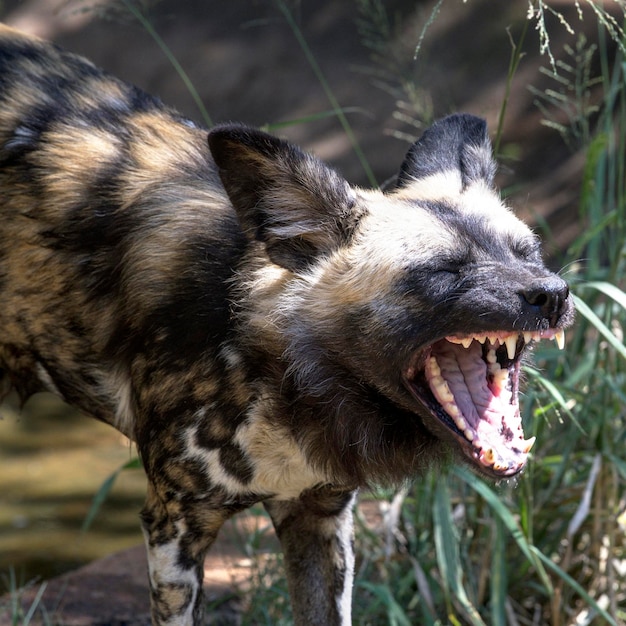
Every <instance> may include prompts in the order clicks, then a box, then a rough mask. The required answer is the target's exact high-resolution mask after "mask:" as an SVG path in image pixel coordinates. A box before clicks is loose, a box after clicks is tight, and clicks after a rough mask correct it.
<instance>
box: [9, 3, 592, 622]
mask: <svg viewBox="0 0 626 626" xmlns="http://www.w3.org/2000/svg"><path fill="white" fill-rule="evenodd" d="M279 4H280V3H278V2H275V1H272V0H245V1H242V0H234V1H233V2H223V1H219V0H184V1H182V2H181V1H179V0H177V1H176V2H174V0H162V1H161V2H158V3H154V2H153V3H151V5H149V6H148V7H147V8H146V7H144V10H145V14H146V15H147V16H148V18H149V20H150V23H151V24H152V25H153V26H154V28H155V29H156V31H157V32H158V33H159V35H160V37H162V39H163V40H164V41H165V42H166V43H167V45H168V46H169V48H170V49H171V51H172V53H173V54H174V56H175V57H176V59H177V60H178V62H179V63H180V64H181V66H182V67H183V68H184V69H185V71H186V72H187V73H188V75H189V79H190V80H191V82H192V83H193V85H195V87H196V89H197V90H198V93H199V96H200V98H201V100H202V101H203V102H204V104H205V106H206V108H207V110H208V112H209V114H210V118H211V120H210V121H212V122H219V121H228V120H236V121H243V122H247V123H250V124H253V125H258V126H261V125H265V124H271V125H279V124H283V123H285V122H289V121H291V120H303V119H308V118H311V117H315V116H317V115H318V114H322V113H325V112H328V111H329V110H330V109H331V108H332V107H331V105H330V104H329V101H328V97H327V94H326V93H325V91H324V88H323V86H322V85H321V84H320V81H319V80H318V78H317V77H316V75H315V73H314V70H313V69H312V67H311V65H310V63H309V61H308V60H307V58H306V55H305V53H304V52H303V51H302V49H301V48H300V47H299V44H298V42H297V40H296V37H295V36H294V29H293V28H292V27H290V26H289V24H288V23H287V20H286V18H285V15H284V14H283V13H282V12H281V10H280V8H279ZM384 4H385V6H386V7H387V10H388V13H389V15H390V16H391V21H392V23H393V24H395V26H394V27H393V28H392V31H391V34H390V36H389V43H388V46H387V47H386V48H385V49H384V50H383V51H382V52H381V53H379V54H383V55H386V56H385V59H386V60H384V61H376V60H374V59H373V53H372V50H371V49H370V48H368V47H367V46H366V45H364V40H363V35H362V33H359V25H358V18H359V16H358V12H357V10H356V8H355V7H356V6H357V3H356V2H335V1H333V0H301V1H300V2H297V3H292V4H290V5H289V6H291V7H292V9H293V12H292V16H293V18H294V20H295V22H296V23H297V24H298V27H299V28H301V29H302V34H303V35H304V37H305V39H306V41H307V42H308V45H309V46H310V50H311V52H312V55H313V57H314V58H315V60H316V62H317V64H318V66H319V69H320V70H321V72H323V74H324V76H325V78H326V80H327V82H328V85H329V86H330V88H331V89H332V93H333V95H334V97H335V98H336V99H337V101H338V103H339V104H340V106H342V107H344V108H345V109H346V111H347V113H346V115H347V118H348V120H349V122H350V124H351V126H352V128H353V130H354V133H355V136H356V138H357V140H358V142H359V144H360V145H361V147H362V149H363V152H364V153H365V155H366V157H367V159H368V161H369V163H370V165H371V167H372V169H373V171H374V175H375V177H376V179H377V181H378V182H379V183H382V182H383V181H385V180H387V179H388V178H390V177H391V176H393V175H394V173H395V172H396V171H397V169H398V167H399V165H400V163H401V161H402V158H403V155H404V153H405V152H406V150H407V148H408V143H407V141H406V137H407V136H415V135H417V134H419V129H418V128H417V127H416V126H414V125H413V124H410V123H407V121H406V115H405V116H404V117H403V115H402V114H403V113H406V108H405V106H404V104H403V102H406V100H407V96H406V94H403V93H402V92H401V90H400V87H401V85H402V81H403V80H405V79H406V77H408V76H410V77H412V78H413V79H414V80H415V84H416V87H417V90H418V96H419V97H418V101H419V102H421V103H422V107H423V110H424V111H425V112H426V117H428V116H431V115H432V116H433V117H435V118H436V117H440V116H442V115H444V114H447V113H449V112H452V111H468V112H471V113H474V114H477V115H481V116H484V117H485V118H487V120H488V122H489V125H490V127H491V129H492V130H495V127H496V124H497V119H498V113H499V110H500V106H501V103H502V99H503V97H504V93H505V80H506V75H507V68H508V64H509V56H510V50H511V43H510V38H513V39H517V38H518V37H519V36H520V33H521V31H522V28H523V23H524V20H525V17H526V7H527V2H526V0H511V1H509V2H493V1H491V0H469V1H468V2H466V3H463V2H461V0H449V2H448V3H446V4H445V5H444V8H443V9H442V11H441V12H440V14H439V16H438V18H437V19H436V20H435V22H434V24H433V25H432V26H431V27H430V29H429V30H428V31H427V33H426V36H425V38H424V43H423V47H422V49H421V51H420V54H419V56H418V58H417V61H413V60H412V50H413V49H414V48H415V45H416V43H417V41H418V40H419V37H420V33H421V30H422V27H423V24H424V23H425V21H426V20H427V19H428V16H429V15H430V13H431V11H432V8H433V6H434V5H435V2H431V1H428V2H421V1H418V0H411V1H408V0H389V1H387V2H385V3H384ZM556 4H558V8H559V9H560V10H563V11H564V13H565V14H566V15H567V16H568V19H570V20H571V22H572V23H573V24H574V25H575V26H576V27H577V28H579V30H583V31H587V34H588V37H589V38H590V39H591V38H593V37H594V36H595V33H596V26H595V21H594V20H587V19H586V20H585V21H584V22H582V23H579V22H578V20H577V18H576V16H575V7H574V3H573V2H568V1H567V0H561V1H560V2H558V3H556ZM0 17H1V18H2V20H3V21H5V22H7V23H9V24H11V25H14V26H16V27H19V28H22V29H23V30H27V31H29V32H32V33H35V34H38V35H41V36H43V37H46V38H50V39H53V40H54V41H56V42H58V43H59V44H61V45H62V46H64V47H66V48H68V49H70V50H72V51H75V52H78V53H80V54H83V55H85V56H87V57H89V58H90V59H92V60H93V61H94V62H95V63H97V64H98V65H100V66H102V67H104V68H106V69H107V70H108V71H110V72H112V73H114V74H116V75H118V76H120V77H121V78H123V79H125V80H128V81H130V82H133V83H135V84H137V85H139V86H140V87H142V88H144V89H145V90H146V91H149V92H151V93H154V94H156V95H158V96H160V97H161V98H162V99H163V100H164V101H165V102H167V103H168V104H171V105H173V106H175V107H177V108H178V109H179V110H181V111H182V112H183V113H185V114H187V115H188V116H190V117H192V118H194V119H196V120H202V116H201V114H200V112H199V110H198V107H197V106H196V104H195V102H194V99H193V97H192V96H191V94H190V93H189V90H188V89H187V87H186V86H185V84H184V83H183V81H182V80H181V77H180V76H179V75H178V74H177V73H176V72H175V71H174V69H173V67H172V65H171V63H170V61H169V60H168V59H167V58H166V56H165V55H164V54H163V52H162V51H161V50H160V49H159V47H158V45H157V44H156V43H155V41H154V39H153V38H152V37H151V35H150V34H149V33H148V32H147V30H146V28H145V27H144V26H142V25H141V24H139V23H138V21H137V20H136V19H134V18H133V17H132V16H129V14H128V11H127V10H125V9H124V3H123V2H114V1H113V0H102V1H101V2H99V3H98V6H97V7H96V6H95V4H94V3H93V2H90V1H89V0H71V1H69V2H67V1H65V0H19V1H18V0H4V2H0ZM586 17H589V16H586ZM552 32H553V41H552V46H553V50H554V51H555V53H556V54H561V52H562V49H563V45H564V44H569V45H573V44H574V43H575V40H574V38H573V37H572V36H571V35H569V34H568V33H567V31H566V30H565V29H564V28H562V27H560V26H558V25H556V26H555V27H554V28H553V29H552ZM546 64H547V58H546V57H545V56H543V57H542V56H541V55H540V54H539V45H538V40H537V34H536V32H535V31H534V29H532V28H531V29H529V34H528V36H527V40H526V46H525V56H524V57H523V59H522V62H521V64H520V68H519V71H518V73H517V75H516V79H515V81H514V83H513V85H512V92H511V96H510V102H509V109H508V112H507V116H506V120H505V124H504V135H503V143H502V152H503V153H504V154H506V155H508V156H509V158H508V159H506V160H505V161H504V164H503V167H502V169H501V173H500V182H501V185H502V186H503V187H505V188H507V189H508V190H509V191H510V192H511V194H512V196H511V202H512V203H513V204H514V206H515V207H516V208H517V209H518V211H519V212H520V214H521V215H522V216H525V217H526V218H528V219H530V220H531V221H532V220H534V219H535V216H537V215H539V216H541V217H542V218H545V219H546V220H547V221H548V223H549V224H550V226H551V228H552V231H553V241H552V245H553V246H554V247H556V248H559V247H560V248H562V247H564V246H565V245H566V244H567V243H568V241H570V240H571V238H572V237H573V234H574V233H575V232H576V230H577V229H578V228H579V225H578V223H577V219H576V206H577V200H578V195H579V186H580V181H581V176H582V168H583V165H584V163H583V155H582V154H581V153H580V152H577V151H573V152H571V151H569V150H568V149H567V147H566V146H565V144H564V143H563V141H562V140H561V138H560V137H559V136H558V134H557V133H556V132H555V131H553V130H551V129H549V128H546V127H545V126H544V125H542V124H541V113H540V112H539V110H538V109H537V108H536V106H535V105H534V104H533V100H534V98H535V96H534V95H533V94H532V93H531V92H530V91H529V90H528V88H527V86H528V85H534V86H536V87H538V88H540V89H543V88H546V87H548V86H551V83H550V81H549V79H548V78H546V76H545V75H543V74H541V73H540V72H539V68H540V66H542V65H546ZM398 73H399V74H404V78H402V77H401V78H398V77H397V74H398ZM207 123H208V120H207ZM274 132H277V133H279V134H281V135H282V136H285V137H288V138H289V139H291V140H293V141H296V142H298V143H299V144H300V145H302V146H303V147H304V148H306V149H308V150H312V151H314V152H315V153H316V154H318V155H319V156H320V157H322V158H324V159H326V160H327V161H329V162H330V163H332V164H333V165H334V166H335V167H336V168H337V169H338V170H339V171H340V172H342V173H343V174H344V175H345V176H346V178H347V179H348V180H350V181H351V182H354V183H356V184H360V185H367V184H368V181H367V178H366V176H365V174H364V171H363V168H362V166H361V165H360V163H359V161H358V159H357V158H356V156H355V153H354V150H353V149H352V146H351V145H350V142H349V140H348V139H347V136H346V133H345V132H344V130H343V128H342V127H341V124H340V123H339V121H338V120H337V118H336V117H335V116H323V117H322V118H321V119H316V120H314V121H306V122H300V123H296V124H293V125H285V126H282V125H281V126H274ZM25 479H27V477H25ZM210 559H211V560H209V561H207V568H206V569H207V593H208V594H209V595H212V596H219V595H220V594H221V595H224V594H226V595H228V593H229V589H231V588H232V584H231V583H232V581H233V580H234V579H237V580H245V577H246V571H247V570H246V569H245V561H243V560H242V559H241V554H238V555H237V549H236V546H235V543H234V542H233V541H232V540H231V539H229V537H228V533H225V534H224V535H223V538H222V539H220V544H219V546H218V548H217V550H216V551H215V552H214V553H213V555H212V556H211V557H210ZM242 566H243V567H242ZM145 572H146V565H145V557H144V555H143V549H142V548H136V549H131V550H129V551H124V552H122V553H119V554H116V555H113V556H111V557H109V558H107V559H104V560H100V561H97V562H95V563H92V564H89V565H87V566H85V567H83V568H81V569H79V570H77V571H75V572H73V573H69V574H66V575H63V576H62V577H59V578H57V579H55V580H53V581H51V582H50V583H49V584H48V587H47V589H46V595H45V596H44V604H45V605H46V606H52V607H54V606H57V604H58V606H59V607H60V608H61V609H62V611H63V612H62V615H63V624H65V625H67V626H79V625H81V626H82V625H83V624H84V625H86V624H91V625H95V624H99V625H101V626H105V625H111V626H112V625H120V626H121V625H122V624H125V625H128V626H130V625H139V624H148V623H149V617H148V591H147V582H146V575H145ZM209 572H212V574H210V575H209ZM34 593H36V589H33V590H28V591H26V592H25V594H24V596H23V601H24V603H25V605H26V606H28V605H29V603H30V602H31V601H32V598H33V597H34ZM237 610H238V604H237V601H236V600H232V601H226V603H225V604H224V607H223V615H222V616H221V617H220V619H221V618H222V617H224V618H225V619H226V620H227V621H228V620H229V619H232V620H234V621H233V622H232V623H236V615H237ZM4 619H7V617H6V616H5V617H4ZM214 619H217V618H216V617H215V616H214ZM0 623H3V624H4V623H7V622H6V621H3V618H2V616H0ZM213 623H217V622H216V621H214V622H213Z"/></svg>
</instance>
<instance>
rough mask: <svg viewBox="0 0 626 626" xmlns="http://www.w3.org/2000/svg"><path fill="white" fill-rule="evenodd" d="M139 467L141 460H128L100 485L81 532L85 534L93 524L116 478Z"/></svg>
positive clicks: (136, 458)
mask: <svg viewBox="0 0 626 626" xmlns="http://www.w3.org/2000/svg"><path fill="white" fill-rule="evenodd" d="M141 467H142V464H141V460H140V459H139V458H138V457H135V458H133V459H130V460H129V461H127V462H126V463H124V465H122V466H121V467H118V468H117V469H116V470H115V471H114V472H113V473H112V474H111V475H110V476H109V477H108V478H107V479H106V480H105V481H104V482H103V483H102V485H100V489H98V491H97V492H96V495H95V496H94V497H93V500H92V502H91V507H90V508H89V511H88V512H87V516H86V517H85V521H84V522H83V525H82V527H81V531H82V532H86V531H87V530H89V527H90V526H91V524H92V523H93V520H94V519H95V518H96V516H97V515H98V512H99V511H100V508H101V507H102V505H103V503H104V502H105V501H106V499H107V498H108V496H109V493H110V492H111V489H112V487H113V485H114V484H115V481H116V480H117V478H118V476H119V475H120V474H121V473H122V472H123V471H124V470H129V469H139V468H141Z"/></svg>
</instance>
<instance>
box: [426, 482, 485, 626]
mask: <svg viewBox="0 0 626 626" xmlns="http://www.w3.org/2000/svg"><path fill="white" fill-rule="evenodd" d="M433 521H434V535H435V546H436V548H437V564H438V565H439V571H440V572H441V578H442V583H443V585H444V589H445V591H446V592H447V593H448V594H449V595H451V596H453V597H454V598H455V599H456V600H457V601H458V602H459V604H460V605H461V607H462V608H463V610H464V612H465V617H466V618H467V620H468V621H469V622H470V623H471V624H473V625H474V626H485V623H484V622H483V620H482V619H481V617H480V615H479V614H478V611H477V610H476V607H474V605H473V604H472V603H471V601H470V599H469V598H468V596H467V593H466V591H465V587H464V586H463V569H462V567H461V558H460V553H459V538H458V536H457V533H456V528H455V526H454V520H453V519H452V509H451V505H450V492H449V489H448V483H447V481H445V480H443V479H441V480H439V481H438V482H437V485H436V487H435V499H434V502H433ZM448 617H449V618H450V619H452V616H448Z"/></svg>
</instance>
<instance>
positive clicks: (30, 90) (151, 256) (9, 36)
mask: <svg viewBox="0 0 626 626" xmlns="http://www.w3.org/2000/svg"><path fill="white" fill-rule="evenodd" d="M0 146H1V150H0V189H1V190H2V203H1V204H0V211H1V213H2V214H1V216H0V259H2V263H1V265H0V301H2V303H3V304H2V307H0V328H1V329H2V337H1V341H0V366H4V369H6V370H7V371H6V372H5V376H7V380H5V381H4V384H5V387H6V386H8V383H10V384H12V385H13V386H15V387H16V388H17V389H18V391H20V393H21V394H22V395H23V396H24V397H26V396H28V395H29V394H30V393H33V392H34V391H37V390H42V389H47V390H50V391H55V392H56V393H59V394H60V395H61V396H62V397H64V398H65V399H66V400H67V401H68V402H70V403H72V404H75V405H77V406H78V407H80V408H82V409H83V410H84V411H86V412H88V413H90V414H92V415H96V416H97V417H99V418H100V419H103V420H105V421H108V422H110V423H112V424H114V425H117V426H118V427H120V428H121V429H122V430H123V431H125V432H126V433H127V434H129V435H130V436H133V435H134V432H133V430H132V428H133V427H132V424H131V423H129V413H130V412H129V411H128V410H127V409H128V408H129V407H128V406H127V402H128V401H127V398H125V397H124V396H125V395H126V392H124V391H120V390H126V389H128V385H129V384H130V383H129V381H128V380H125V379H124V378H125V377H127V375H126V374H125V373H124V371H127V368H128V366H129V365H130V362H129V359H130V356H129V355H130V354H131V353H132V354H136V353H137V352H141V351H144V350H145V351H148V350H149V349H150V347H151V346H152V347H154V345H155V344H157V343H158V351H159V355H160V356H159V360H160V362H159V367H160V368H161V369H164V368H167V367H168V366H173V362H174V361H177V362H178V365H177V369H180V368H181V367H184V366H188V367H192V366H193V364H197V363H198V359H197V356H198V355H199V354H205V355H206V350H207V347H208V346H214V345H215V343H216V341H217V340H218V339H223V338H224V337H225V336H227V335H228V328H227V327H228V293H227V286H226V285H227V284H228V283H227V279H228V278H229V276H230V273H231V272H232V268H234V267H235V266H236V265H237V260H238V256H239V255H240V253H241V251H240V248H241V247H242V246H241V245H240V244H241V243H242V235H241V231H240V229H239V227H238V225H237V222H236V218H235V215H234V213H233V212H232V209H231V208H230V206H229V205H228V202H227V198H226V196H225V194H224V192H223V190H222V188H221V185H220V184H219V183H218V178H217V174H216V171H215V168H214V165H213V163H212V160H211V158H210V153H209V149H208V145H207V142H206V131H205V130H202V129H199V128H196V127H195V126H194V125H193V124H192V123H191V122H188V121H187V120H184V119H183V118H181V117H180V116H178V115H177V114H176V113H174V112H173V111H171V110H169V109H167V108H166V107H165V106H164V105H162V104H161V103H160V102H159V101H158V100H157V99H155V98H152V97H150V96H148V95H146V94H144V93H143V92H141V91H140V90H138V89H136V88H134V87H132V86H129V85H126V84H124V83H122V82H120V81H118V80H116V79H115V78H113V77H111V76H108V75H106V74H105V73H104V72H102V71H101V70H99V69H97V68H95V67H94V66H93V65H91V64H90V63H89V62H88V61H86V60H84V59H82V58H80V57H77V56H74V55H71V54H69V53H66V52H63V51H61V50H58V49H56V48H54V47H52V46H50V45H49V44H44V43H42V42H38V41H37V40H34V39H32V38H28V37H26V36H23V35H21V34H20V33H17V32H16V31H13V30H11V29H9V28H7V27H0ZM190 266H191V267H193V268H194V273H193V275H189V272H187V271H186V268H188V267H190ZM198 290H200V291H201V292H202V293H203V294H204V298H201V299H199V298H198ZM198 320H202V327H201V328H199V327H198ZM183 355H184V356H183ZM168 359H170V360H171V361H172V362H171V363H169V364H168V363H167V360H168ZM181 359H184V360H187V363H186V364H182V363H180V361H181ZM162 384H163V381H162ZM164 392H165V390H164Z"/></svg>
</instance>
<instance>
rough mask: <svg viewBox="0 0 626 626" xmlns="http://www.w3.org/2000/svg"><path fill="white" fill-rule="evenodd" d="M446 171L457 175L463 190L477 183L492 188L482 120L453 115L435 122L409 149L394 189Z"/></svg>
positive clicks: (492, 163) (492, 168) (492, 169)
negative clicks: (480, 182)
mask: <svg viewBox="0 0 626 626" xmlns="http://www.w3.org/2000/svg"><path fill="white" fill-rule="evenodd" d="M450 172H456V173H458V175H459V176H460V180H461V185H462V187H463V189H465V188H467V187H469V186H470V185H472V184H473V183H476V182H479V181H482V182H483V183H484V184H486V185H487V186H488V187H493V180H494V177H495V173H496V163H495V161H494V160H493V156H492V149H491V142H490V141H489V134H488V132H487V123H486V122H485V120H483V119H482V118H480V117H475V116H474V115H469V114H467V113H457V114H455V115H449V116H448V117H444V118H443V119H441V120H439V121H438V122H435V123H434V124H433V125H432V126H431V127H430V128H429V129H427V130H426V131H425V132H424V134H423V135H422V136H421V137H420V138H419V139H418V140H417V141H416V142H415V143H414V144H413V145H412V146H411V148H410V149H409V151H408V153H407V155H406V157H405V159H404V163H403V164H402V167H401V168H400V173H399V175H398V181H397V186H398V187H406V186H408V185H410V184H411V182H413V181H415V180H421V179H424V178H427V177H428V176H433V175H436V174H443V173H450Z"/></svg>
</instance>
